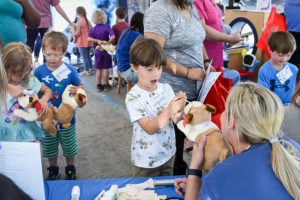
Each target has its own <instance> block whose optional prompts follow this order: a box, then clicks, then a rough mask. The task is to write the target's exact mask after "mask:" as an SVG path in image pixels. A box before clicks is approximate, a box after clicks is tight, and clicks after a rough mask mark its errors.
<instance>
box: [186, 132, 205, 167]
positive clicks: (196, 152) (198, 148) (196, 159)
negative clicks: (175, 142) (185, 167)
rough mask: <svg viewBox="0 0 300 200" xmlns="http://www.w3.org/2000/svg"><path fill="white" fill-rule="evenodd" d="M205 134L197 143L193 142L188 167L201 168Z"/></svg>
mask: <svg viewBox="0 0 300 200" xmlns="http://www.w3.org/2000/svg"><path fill="white" fill-rule="evenodd" d="M206 138H207V136H206V135H205V136H203V137H202V138H201V140H200V142H199V143H197V142H195V143H194V147H193V154H192V160H191V164H190V169H202V165H203V160H204V146H205V143H206Z"/></svg>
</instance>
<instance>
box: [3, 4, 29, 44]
mask: <svg viewBox="0 0 300 200" xmlns="http://www.w3.org/2000/svg"><path fill="white" fill-rule="evenodd" d="M29 2H30V3H31V1H29ZM22 15H23V7H22V5H21V4H20V3H18V2H16V1H13V0H1V1H0V38H1V40H2V43H3V44H2V45H3V46H5V45H6V44H8V43H10V42H23V43H26V40H27V34H26V30H25V27H24V23H23V20H22Z"/></svg>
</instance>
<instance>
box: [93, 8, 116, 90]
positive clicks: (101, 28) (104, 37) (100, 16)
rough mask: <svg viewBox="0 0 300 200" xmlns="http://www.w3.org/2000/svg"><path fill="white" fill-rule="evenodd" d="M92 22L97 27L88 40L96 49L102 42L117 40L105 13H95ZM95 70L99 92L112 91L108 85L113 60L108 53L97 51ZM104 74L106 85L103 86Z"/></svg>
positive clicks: (98, 11) (99, 11)
mask: <svg viewBox="0 0 300 200" xmlns="http://www.w3.org/2000/svg"><path fill="white" fill-rule="evenodd" d="M92 20H93V22H94V24H96V26H95V27H93V28H92V29H91V31H90V33H89V38H88V40H89V41H91V42H93V43H94V47H95V48H96V46H97V45H98V43H99V44H100V43H101V41H106V42H109V43H112V42H113V41H114V40H115V34H114V32H113V30H112V28H111V27H110V26H109V25H108V24H105V22H106V16H105V14H104V12H103V11H101V10H96V11H95V12H94V13H93V19H92ZM95 68H96V69H97V74H96V79H97V91H98V92H99V91H102V90H110V89H111V86H110V85H109V84H108V69H109V68H112V59H111V56H110V55H109V54H108V53H107V52H106V51H99V50H97V49H95ZM102 72H103V80H104V84H101V78H102Z"/></svg>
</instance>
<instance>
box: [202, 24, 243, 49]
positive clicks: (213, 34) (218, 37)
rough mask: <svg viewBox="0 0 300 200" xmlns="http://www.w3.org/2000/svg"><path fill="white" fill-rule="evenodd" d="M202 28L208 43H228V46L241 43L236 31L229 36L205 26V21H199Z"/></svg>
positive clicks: (238, 32)
mask: <svg viewBox="0 0 300 200" xmlns="http://www.w3.org/2000/svg"><path fill="white" fill-rule="evenodd" d="M201 23H202V26H203V28H204V30H205V32H206V39H207V40H210V41H219V42H228V43H230V44H236V43H238V42H240V41H242V38H241V37H240V32H241V31H237V32H235V33H232V34H231V35H227V34H225V33H223V32H220V31H217V30H216V29H214V28H212V27H210V26H208V25H206V23H205V19H201Z"/></svg>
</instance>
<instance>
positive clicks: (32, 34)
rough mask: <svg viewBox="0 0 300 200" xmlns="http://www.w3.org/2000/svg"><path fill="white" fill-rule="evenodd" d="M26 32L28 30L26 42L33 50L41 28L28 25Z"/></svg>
mask: <svg viewBox="0 0 300 200" xmlns="http://www.w3.org/2000/svg"><path fill="white" fill-rule="evenodd" d="M26 32H27V43H26V44H27V45H28V46H29V47H30V49H31V51H33V48H34V42H35V40H36V38H37V36H38V33H39V29H38V28H30V27H27V29H26Z"/></svg>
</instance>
